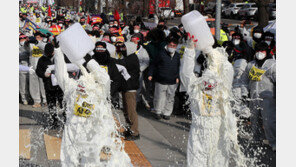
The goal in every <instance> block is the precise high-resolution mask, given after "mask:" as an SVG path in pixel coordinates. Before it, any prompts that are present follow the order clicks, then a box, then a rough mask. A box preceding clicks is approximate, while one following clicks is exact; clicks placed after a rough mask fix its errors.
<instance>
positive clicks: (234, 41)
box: [232, 39, 240, 45]
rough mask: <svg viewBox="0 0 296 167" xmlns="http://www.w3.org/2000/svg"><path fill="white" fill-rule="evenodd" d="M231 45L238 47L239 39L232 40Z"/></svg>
mask: <svg viewBox="0 0 296 167" xmlns="http://www.w3.org/2000/svg"><path fill="white" fill-rule="evenodd" d="M232 43H233V44H234V45H238V44H239V43H240V40H239V39H234V40H232Z"/></svg>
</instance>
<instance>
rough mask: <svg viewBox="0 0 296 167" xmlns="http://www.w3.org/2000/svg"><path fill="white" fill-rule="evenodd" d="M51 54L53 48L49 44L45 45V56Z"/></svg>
mask: <svg viewBox="0 0 296 167" xmlns="http://www.w3.org/2000/svg"><path fill="white" fill-rule="evenodd" d="M53 52H54V46H53V45H52V44H51V43H47V44H46V45H45V48H44V54H45V55H46V56H52V53H53Z"/></svg>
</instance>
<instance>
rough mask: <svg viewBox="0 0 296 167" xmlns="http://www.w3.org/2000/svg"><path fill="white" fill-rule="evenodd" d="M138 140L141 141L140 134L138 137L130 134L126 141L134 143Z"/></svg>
mask: <svg viewBox="0 0 296 167" xmlns="http://www.w3.org/2000/svg"><path fill="white" fill-rule="evenodd" d="M138 139H140V134H138V135H136V136H135V135H132V134H130V135H128V136H126V137H125V140H127V141H134V140H138Z"/></svg>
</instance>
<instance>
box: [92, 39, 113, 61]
mask: <svg viewBox="0 0 296 167" xmlns="http://www.w3.org/2000/svg"><path fill="white" fill-rule="evenodd" d="M99 45H101V46H103V48H105V49H106V50H105V51H104V52H98V51H96V48H97V46H99ZM96 48H95V50H94V52H95V54H94V55H93V59H95V60H96V61H97V62H98V63H99V64H100V65H109V63H110V53H109V51H108V50H107V45H106V43H105V42H101V41H98V42H97V43H96Z"/></svg>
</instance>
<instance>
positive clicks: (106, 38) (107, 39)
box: [102, 37, 110, 42]
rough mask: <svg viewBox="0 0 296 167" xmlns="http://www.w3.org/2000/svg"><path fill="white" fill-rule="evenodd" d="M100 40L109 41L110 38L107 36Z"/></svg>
mask: <svg viewBox="0 0 296 167" xmlns="http://www.w3.org/2000/svg"><path fill="white" fill-rule="evenodd" d="M102 41H105V42H110V39H109V38H108V37H105V38H103V39H102Z"/></svg>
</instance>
